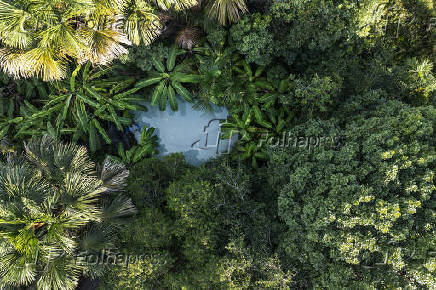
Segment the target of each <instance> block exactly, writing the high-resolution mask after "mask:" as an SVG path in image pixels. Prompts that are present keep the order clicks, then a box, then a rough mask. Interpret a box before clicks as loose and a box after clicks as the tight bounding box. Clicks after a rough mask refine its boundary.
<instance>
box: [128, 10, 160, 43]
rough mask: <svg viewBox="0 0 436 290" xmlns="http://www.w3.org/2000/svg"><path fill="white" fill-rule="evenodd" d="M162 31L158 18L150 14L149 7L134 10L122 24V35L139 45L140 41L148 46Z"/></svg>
mask: <svg viewBox="0 0 436 290" xmlns="http://www.w3.org/2000/svg"><path fill="white" fill-rule="evenodd" d="M161 29H162V25H161V23H160V20H159V17H158V16H157V15H155V14H153V13H152V9H151V7H150V6H149V7H144V8H142V9H139V8H138V9H136V10H135V11H133V12H132V13H131V14H129V15H127V16H126V21H125V23H124V33H125V35H126V36H127V38H128V39H129V40H130V41H131V42H132V43H134V44H135V45H139V44H140V43H141V41H142V43H143V44H144V45H149V44H150V43H151V42H152V41H153V40H154V39H155V38H156V37H157V36H158V35H159V34H160V31H161Z"/></svg>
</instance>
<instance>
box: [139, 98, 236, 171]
mask: <svg viewBox="0 0 436 290" xmlns="http://www.w3.org/2000/svg"><path fill="white" fill-rule="evenodd" d="M178 102H179V110H178V111H172V110H171V108H170V106H169V104H167V108H166V110H165V111H160V110H159V107H158V106H154V107H152V106H151V105H150V103H145V105H146V106H147V108H148V109H149V110H148V111H147V112H143V111H136V112H135V123H136V124H138V125H139V126H140V127H141V128H142V127H144V126H148V127H154V128H156V133H155V134H156V135H157V136H158V137H159V148H158V150H159V155H160V156H164V155H168V154H170V153H174V152H183V154H184V155H185V158H186V161H187V162H188V163H190V164H192V165H200V164H202V163H204V162H205V161H207V160H208V159H210V158H213V157H216V156H218V155H221V154H228V153H229V152H230V149H231V146H233V144H234V143H235V142H236V140H237V136H236V135H235V136H234V137H233V138H232V140H231V142H230V140H222V139H221V138H219V137H220V120H226V119H227V116H228V111H227V109H226V108H225V107H218V106H215V105H212V107H213V112H210V111H200V110H194V109H193V108H192V104H190V103H188V102H186V101H184V100H182V99H180V98H178ZM136 138H137V139H138V140H139V133H137V135H136Z"/></svg>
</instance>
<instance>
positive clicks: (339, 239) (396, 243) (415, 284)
mask: <svg viewBox="0 0 436 290" xmlns="http://www.w3.org/2000/svg"><path fill="white" fill-rule="evenodd" d="M378 96H379V95H378ZM368 97H370V96H369V95H365V96H362V97H360V98H356V99H354V100H353V101H352V102H349V103H348V104H347V105H346V106H345V107H342V108H341V110H342V112H349V114H347V115H346V116H347V117H348V118H347V119H346V120H345V119H342V121H343V122H344V130H343V131H341V130H340V128H339V127H338V125H337V123H336V122H334V121H314V120H311V121H309V122H307V123H305V124H302V125H301V126H297V127H295V128H294V129H293V130H292V133H293V134H295V135H296V136H328V137H335V136H339V134H341V135H343V136H344V137H345V140H344V142H343V144H342V146H340V147H333V148H331V147H329V148H327V147H326V146H319V147H316V148H315V149H314V150H311V151H309V150H302V149H301V148H289V149H282V150H279V151H278V152H276V153H274V154H273V157H272V159H271V161H270V169H271V173H270V174H271V182H272V184H273V187H275V188H281V190H280V196H279V200H278V204H279V215H280V217H281V219H282V220H283V221H284V222H285V223H286V225H287V227H288V230H287V232H286V233H284V234H283V237H282V243H281V249H282V251H283V253H284V254H285V256H286V258H285V259H286V260H287V261H288V262H289V263H293V264H294V265H295V266H296V267H297V269H299V270H298V274H297V276H298V281H299V282H298V283H299V284H300V287H310V288H312V287H314V288H337V289H338V288H359V289H360V288H366V289H367V288H380V287H387V288H394V287H395V288H398V287H405V288H421V289H422V288H424V289H432V287H433V286H434V285H435V276H436V275H435V274H436V273H435V267H434V264H435V258H434V257H432V256H431V252H432V251H434V247H435V245H436V240H435V237H436V235H435V228H434V224H435V211H434V201H433V199H434V192H435V189H436V187H435V184H434V171H433V169H434V168H435V156H436V155H435V148H436V147H435V140H436V138H435V132H434V128H433V126H434V121H435V117H436V115H435V114H436V111H435V110H434V108H431V107H418V108H411V107H409V106H407V105H405V104H402V103H400V102H398V101H387V100H385V99H381V98H378V99H377V95H373V96H372V100H373V101H369V98H368ZM374 99H375V100H376V102H375V103H374ZM371 103H372V105H371ZM368 105H371V106H372V107H373V108H374V109H372V110H371V109H370V108H369V107H368ZM364 107H366V109H365V111H364V112H362V113H360V112H361V111H362V108H364ZM350 109H351V110H350ZM345 121H347V122H345Z"/></svg>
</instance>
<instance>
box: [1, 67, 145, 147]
mask: <svg viewBox="0 0 436 290" xmlns="http://www.w3.org/2000/svg"><path fill="white" fill-rule="evenodd" d="M111 69H112V68H106V69H103V70H101V69H98V68H91V67H90V63H87V64H86V65H85V66H84V67H83V68H82V66H81V65H78V66H77V67H76V69H75V70H74V71H73V73H72V74H71V77H70V79H69V80H68V81H63V82H60V83H56V84H55V85H54V87H53V89H52V93H51V94H50V95H49V96H48V97H47V98H45V99H44V98H43V99H42V103H43V105H42V107H37V106H38V102H36V100H33V101H32V102H28V101H26V100H24V102H23V104H22V105H21V106H20V108H19V111H20V116H19V117H18V118H22V119H16V120H17V121H16V122H15V121H13V120H10V121H7V122H6V123H3V124H1V125H0V126H6V127H8V126H9V125H10V124H11V123H13V124H14V131H13V134H14V135H13V136H14V138H15V139H21V138H26V137H29V136H35V135H43V134H49V135H51V136H53V137H58V138H63V139H67V140H72V141H73V142H77V141H78V140H79V139H81V140H83V141H85V143H87V144H89V147H90V149H91V151H92V152H94V151H96V150H97V149H98V148H99V147H100V146H101V141H100V140H101V139H102V140H104V142H105V143H107V144H110V143H111V139H110V137H109V135H108V134H107V132H106V130H105V124H106V123H107V122H111V123H114V124H115V125H116V127H117V129H118V130H120V131H122V130H123V127H124V126H127V125H129V124H130V123H131V119H130V117H129V116H128V115H127V116H125V114H123V113H127V110H138V109H140V108H143V107H142V106H140V105H138V104H136V101H138V100H141V98H138V97H136V96H134V95H133V93H134V90H132V89H131V90H126V88H127V87H129V86H130V85H131V84H132V83H133V78H130V77H123V76H118V77H106V78H104V76H105V75H107V74H108V73H109V72H110V70H111ZM9 127H10V126H9Z"/></svg>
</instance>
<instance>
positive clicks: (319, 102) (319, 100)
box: [284, 74, 339, 117]
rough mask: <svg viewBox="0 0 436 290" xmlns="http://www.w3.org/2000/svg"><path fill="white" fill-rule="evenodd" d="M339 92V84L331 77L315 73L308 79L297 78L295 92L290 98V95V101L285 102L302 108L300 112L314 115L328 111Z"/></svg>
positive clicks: (310, 115)
mask: <svg viewBox="0 0 436 290" xmlns="http://www.w3.org/2000/svg"><path fill="white" fill-rule="evenodd" d="M338 92H339V87H338V85H337V84H336V83H335V82H333V81H332V79H331V78H330V77H319V76H318V74H315V75H314V76H313V77H312V78H311V79H310V80H308V81H307V80H304V79H297V80H295V88H294V91H293V94H291V95H290V98H289V97H288V101H286V100H285V101H284V102H285V103H287V104H291V105H293V107H295V108H298V109H300V113H303V114H307V115H308V116H309V117H312V116H313V115H314V114H316V113H320V112H326V111H327V109H328V105H330V104H332V103H333V101H334V100H335V98H336V97H337V94H338ZM294 98H295V99H294ZM289 99H290V100H289Z"/></svg>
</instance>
